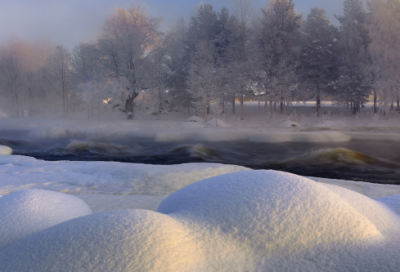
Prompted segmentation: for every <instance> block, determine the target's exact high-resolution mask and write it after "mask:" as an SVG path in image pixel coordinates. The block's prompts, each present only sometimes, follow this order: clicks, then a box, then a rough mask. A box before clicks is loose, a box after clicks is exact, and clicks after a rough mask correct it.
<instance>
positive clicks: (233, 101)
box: [232, 94, 236, 115]
mask: <svg viewBox="0 0 400 272" xmlns="http://www.w3.org/2000/svg"><path fill="white" fill-rule="evenodd" d="M235 104H236V96H235V95H234V94H233V95H232V114H233V115H235V114H236V107H235Z"/></svg>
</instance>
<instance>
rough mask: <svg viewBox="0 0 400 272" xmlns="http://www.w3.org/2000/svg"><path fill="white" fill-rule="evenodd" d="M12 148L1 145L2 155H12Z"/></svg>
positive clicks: (0, 152)
mask: <svg viewBox="0 0 400 272" xmlns="http://www.w3.org/2000/svg"><path fill="white" fill-rule="evenodd" d="M11 154H12V149H11V148H9V147H8V146H5V145H0V155H11Z"/></svg>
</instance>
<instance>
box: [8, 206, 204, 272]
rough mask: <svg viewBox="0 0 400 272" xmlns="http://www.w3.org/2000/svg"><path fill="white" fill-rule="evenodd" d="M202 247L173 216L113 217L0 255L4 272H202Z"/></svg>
mask: <svg viewBox="0 0 400 272" xmlns="http://www.w3.org/2000/svg"><path fill="white" fill-rule="evenodd" d="M198 243H199V242H197V241H196V239H195V238H194V237H193V236H192V235H190V233H189V230H188V229H187V228H186V227H185V226H184V225H183V224H182V223H180V222H179V221H177V220H175V219H173V218H171V217H169V216H166V215H163V214H159V213H156V212H151V211H145V210H119V211H111V212H104V213H98V214H93V215H89V216H85V217H80V218H77V219H75V220H70V221H68V222H65V223H63V224H59V225H57V226H54V227H52V228H48V229H46V230H45V231H42V232H40V233H37V234H35V235H32V236H30V237H28V238H27V239H25V240H23V241H21V242H20V243H18V244H14V245H13V246H10V247H8V248H7V249H6V250H3V251H1V252H0V270H1V271H199V270H201V269H200V268H201V263H204V262H205V260H204V259H203V258H202V256H203V254H201V253H200V252H199V251H201V247H200V246H199V245H198ZM67 252H68V253H67ZM32 253H34V254H32ZM66 253H67V254H66ZM22 260H23V261H22ZM55 268H56V269H55Z"/></svg>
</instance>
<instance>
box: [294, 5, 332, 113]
mask: <svg viewBox="0 0 400 272" xmlns="http://www.w3.org/2000/svg"><path fill="white" fill-rule="evenodd" d="M336 40H337V29H336V27H334V26H333V25H331V23H330V21H329V19H328V18H327V17H326V16H325V10H323V9H320V8H318V7H317V8H313V9H312V10H311V12H310V14H309V15H308V16H307V20H306V21H305V22H304V25H303V35H302V54H301V74H302V77H303V79H304V80H305V81H306V83H307V86H308V87H309V88H310V89H314V90H315V100H316V115H317V117H319V116H320V112H319V109H320V107H321V92H326V91H327V88H328V87H329V86H332V82H333V81H334V80H335V76H336V71H335V70H336V67H337V66H336V55H335V52H334V44H335V41H336Z"/></svg>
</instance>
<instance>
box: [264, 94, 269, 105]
mask: <svg viewBox="0 0 400 272" xmlns="http://www.w3.org/2000/svg"><path fill="white" fill-rule="evenodd" d="M267 105H268V99H267V93H265V105H264V107H267Z"/></svg>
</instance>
